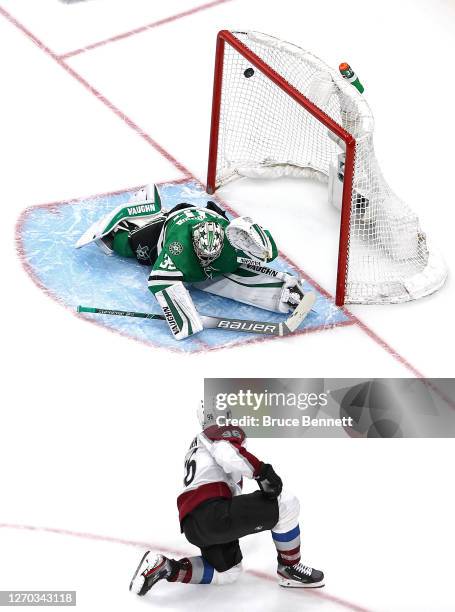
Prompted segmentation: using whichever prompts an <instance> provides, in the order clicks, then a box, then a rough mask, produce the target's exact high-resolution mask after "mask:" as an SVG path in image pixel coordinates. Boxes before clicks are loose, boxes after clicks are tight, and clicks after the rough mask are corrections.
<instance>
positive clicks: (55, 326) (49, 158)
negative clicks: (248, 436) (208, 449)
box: [0, 0, 455, 612]
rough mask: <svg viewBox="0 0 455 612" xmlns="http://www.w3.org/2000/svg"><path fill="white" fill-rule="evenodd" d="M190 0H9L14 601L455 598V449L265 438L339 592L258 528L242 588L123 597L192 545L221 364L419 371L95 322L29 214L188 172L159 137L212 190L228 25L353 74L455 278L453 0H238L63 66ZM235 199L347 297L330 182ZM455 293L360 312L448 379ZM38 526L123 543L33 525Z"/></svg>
mask: <svg viewBox="0 0 455 612" xmlns="http://www.w3.org/2000/svg"><path fill="white" fill-rule="evenodd" d="M193 1H194V4H193ZM193 1H184V0H167V1H166V2H150V1H146V0H128V2H127V1H126V0H87V2H80V3H74V4H64V3H61V2H59V1H58V0H41V1H40V2H36V0H0V57H1V58H2V59H1V74H2V92H1V96H0V168H1V192H0V193H1V195H2V211H3V215H2V228H3V234H4V236H3V239H2V241H1V249H2V251H1V253H2V256H1V259H2V262H3V267H2V272H3V279H4V280H3V287H4V291H3V296H2V302H1V308H2V321H3V331H2V347H3V368H2V372H3V378H4V380H3V385H2V391H3V393H2V396H3V402H2V404H3V407H2V418H1V431H2V437H1V443H0V465H1V480H0V485H1V494H0V495H1V498H0V499H1V502H0V523H1V525H0V590H5V589H19V588H20V589H75V590H77V591H78V608H79V609H81V610H84V611H85V610H88V611H89V610H99V609H109V610H125V609H131V610H133V609H139V607H140V606H142V609H144V610H146V609H151V610H153V609H157V608H160V607H166V608H168V609H170V610H179V611H180V610H189V609H191V610H196V609H197V610H209V609H217V610H225V609H226V610H227V609H232V607H233V606H236V607H237V608H238V609H240V610H247V609H248V610H256V609H257V610H259V609H260V610H283V609H284V610H294V609H308V610H313V609H314V610H316V609H321V610H326V609H327V610H328V609H334V610H336V609H340V610H341V609H354V608H353V606H354V605H358V606H360V607H361V608H364V609H368V610H381V611H382V610H383V611H395V610H421V611H422V612H423V611H425V612H427V611H429V610H431V611H433V610H437V611H439V610H454V609H455V596H454V595H453V586H452V584H453V576H452V574H453V572H452V570H453V560H452V558H453V550H454V547H455V537H454V529H453V517H454V515H455V514H454V511H455V504H454V496H453V465H454V449H453V443H452V441H451V440H437V441H436V440H435V441H433V440H401V441H400V440H388V441H386V440H382V441H379V440H376V441H374V440H369V441H354V440H351V441H349V440H307V441H296V440H292V441H286V443H284V442H282V441H274V440H272V441H271V440H262V441H256V442H255V443H254V444H251V450H252V451H253V452H255V453H256V454H257V455H258V456H259V457H262V458H264V459H266V460H268V461H270V462H272V463H273V464H274V465H275V467H276V469H277V471H279V472H280V473H281V474H282V475H283V477H284V479H285V481H286V482H288V483H289V486H290V487H291V488H292V489H293V490H294V491H295V492H296V493H297V495H298V496H299V497H300V499H301V503H302V531H303V542H304V548H303V550H304V559H305V561H306V562H308V563H310V564H313V565H314V566H315V567H318V568H319V567H320V568H321V569H324V570H325V571H326V574H327V587H326V588H325V589H324V590H323V591H320V592H319V595H314V594H313V595H312V594H311V593H303V592H301V591H298V592H289V591H284V590H283V589H278V587H277V586H276V585H275V584H274V583H273V582H272V581H269V580H267V579H265V578H263V577H259V576H258V575H256V574H255V573H254V572H264V573H265V574H267V575H269V576H273V572H274V551H273V546H272V544H271V542H270V539H269V537H268V535H267V534H262V535H260V536H254V537H249V538H247V539H246V540H245V542H244V546H243V549H244V555H245V567H246V568H247V570H251V571H248V572H246V573H245V575H244V577H243V578H242V579H241V582H240V583H239V584H238V585H237V586H232V587H225V588H219V589H215V588H213V589H211V588H210V587H192V586H184V585H167V584H162V585H158V586H157V587H156V591H155V592H154V593H152V594H151V595H150V597H147V598H145V599H144V600H136V599H135V598H134V597H131V596H130V594H129V593H128V591H127V585H128V582H129V579H130V574H131V573H132V572H133V570H134V569H135V565H136V562H137V561H138V559H139V557H140V554H141V552H142V550H144V547H145V546H146V545H147V543H149V544H150V545H152V546H156V547H161V548H163V547H164V548H168V549H172V550H176V551H177V552H178V551H183V552H185V553H188V554H194V553H195V550H194V549H193V548H192V547H191V546H190V545H188V544H187V543H186V542H185V540H184V538H183V536H181V535H179V533H178V523H177V516H176V508H175V497H176V494H177V493H178V491H179V487H180V475H181V471H182V465H181V463H182V458H183V455H184V452H185V450H186V447H187V445H188V443H189V442H190V440H191V438H192V436H193V435H194V433H195V426H196V421H195V416H194V406H195V403H196V399H197V398H198V397H199V395H200V393H201V390H202V379H203V377H204V376H206V377H211V376H220V377H231V376H232V377H268V376H270V377H273V376H281V377H301V376H326V377H336V376H338V377H341V376H350V377H358V376H375V377H379V376H407V375H412V372H411V371H410V370H409V369H408V368H407V367H406V366H405V365H403V361H402V360H401V361H400V360H399V359H397V358H396V357H395V356H394V355H393V354H391V352H388V351H386V350H384V347H383V346H382V345H381V343H380V342H378V341H376V340H374V339H373V338H372V337H371V335H369V334H368V333H366V332H365V330H364V329H363V328H361V327H360V326H358V325H354V326H350V327H345V328H338V329H335V330H332V331H325V332H321V333H316V334H309V335H307V336H299V337H297V338H294V339H292V338H291V339H288V340H283V341H278V342H273V343H265V344H259V345H251V346H247V347H238V348H235V349H231V350H228V351H218V352H215V353H212V354H209V355H206V354H198V355H189V356H187V355H176V354H173V353H169V352H166V351H154V350H152V349H150V348H149V347H146V346H142V345H139V344H137V343H134V342H132V341H130V340H128V339H125V338H122V337H120V336H117V335H114V334H110V333H107V332H106V331H105V330H104V329H101V328H96V327H94V326H91V325H87V324H86V323H84V322H83V321H81V320H79V319H77V318H76V317H74V316H72V315H71V313H70V312H69V311H67V310H65V309H63V308H62V307H61V306H59V305H58V304H57V303H55V302H54V301H51V300H50V299H49V298H48V297H47V296H46V295H45V294H44V293H43V292H42V291H41V290H40V289H39V288H37V287H36V286H35V285H34V284H33V283H32V282H31V280H30V278H29V276H28V275H27V274H26V272H25V271H24V269H23V267H22V265H21V262H20V261H19V259H18V257H17V253H16V249H15V244H14V231H15V224H16V222H17V219H18V216H19V214H20V212H21V211H22V210H23V209H24V208H25V207H27V206H33V205H35V204H38V203H44V202H50V201H62V200H65V199H69V198H74V197H79V196H84V195H90V194H96V193H102V192H108V191H114V190H117V189H123V188H125V189H126V188H129V187H132V186H135V185H143V184H145V183H147V182H149V181H167V180H172V179H177V178H181V177H182V171H181V170H179V169H177V168H176V167H175V165H174V164H173V163H172V162H171V161H169V160H168V159H165V158H164V157H163V156H162V155H161V153H160V152H159V151H157V150H156V149H155V148H153V146H151V145H150V143H149V142H148V141H147V140H146V139H144V137H143V136H141V135H140V134H139V131H140V130H142V131H143V132H144V133H146V134H147V135H149V136H150V137H151V138H152V139H153V140H154V141H156V142H157V143H159V145H160V146H162V147H164V148H165V149H166V150H167V151H168V152H169V153H170V154H171V155H172V156H173V157H174V158H175V159H177V160H178V161H179V162H180V163H181V164H182V165H183V166H184V167H186V168H187V169H188V170H189V171H190V172H191V173H192V174H193V175H195V176H196V177H197V178H198V179H200V180H202V181H204V179H205V166H206V159H207V143H208V131H209V118H210V103H211V100H210V98H211V85H212V83H211V81H212V71H213V52H214V41H215V36H216V32H217V31H218V30H219V29H221V28H228V29H229V28H240V29H242V28H243V29H248V28H252V29H257V30H261V31H264V32H267V33H270V34H275V35H277V36H279V37H281V38H284V39H288V40H290V41H292V42H295V43H297V44H300V45H302V46H303V47H306V48H308V49H310V50H312V51H313V52H315V53H316V54H317V55H319V56H321V57H322V58H324V59H325V60H326V61H327V62H328V63H330V64H332V65H337V63H338V62H339V61H342V60H347V61H349V62H350V63H351V64H352V65H353V66H354V68H355V70H356V71H357V73H358V74H359V76H360V77H361V80H362V81H363V82H364V84H365V86H366V95H367V97H368V101H369V103H370V104H371V106H372V108H373V111H374V113H375V117H376V136H375V142H376V149H377V154H378V157H379V160H380V163H381V166H382V168H383V170H384V173H385V175H386V178H387V180H388V181H389V182H390V183H391V185H392V186H393V188H394V189H395V190H396V191H397V192H398V194H399V195H401V196H402V197H403V198H404V199H406V200H407V201H409V203H410V204H411V206H412V208H413V209H414V210H416V212H417V213H418V214H419V216H420V218H421V221H422V225H423V227H424V228H425V230H426V231H427V232H428V235H429V236H430V237H431V239H432V241H433V242H435V243H436V244H437V246H438V247H439V248H440V249H441V250H442V252H443V255H444V257H445V259H446V261H447V263H448V265H449V269H450V270H453V269H454V263H455V256H454V248H453V227H454V226H455V208H454V206H453V198H454V196H453V181H452V175H453V168H452V166H453V142H454V138H455V133H454V132H455V122H454V121H453V100H454V82H453V78H452V74H453V65H452V63H453V62H452V60H453V56H454V50H455V42H454V38H453V29H454V25H455V7H454V4H453V2H451V1H449V0H433V1H432V2H431V3H430V2H425V1H424V0H412V1H411V0H404V1H402V2H400V3H397V2H393V1H392V0H383V1H382V2H360V1H359V0H345V2H343V3H340V2H335V1H331V0H320V1H319V2H313V3H307V2H299V1H297V0H281V2H279V3H277V2H270V1H269V0H233V1H232V2H224V3H220V4H218V5H216V6H212V7H211V8H207V9H206V10H201V11H200V12H197V13H195V14H192V15H189V16H187V17H184V18H183V17H182V18H181V19H176V20H173V21H169V22H167V23H165V24H163V25H161V26H158V27H152V28H149V29H147V30H146V31H144V32H142V33H138V34H136V35H134V36H131V37H127V38H124V39H122V40H119V41H117V42H113V43H111V44H107V45H103V46H100V47H98V48H95V49H93V50H89V51H87V52H85V53H80V54H78V55H74V56H73V57H70V58H69V59H68V60H67V63H66V65H67V66H68V67H69V69H70V70H72V71H73V72H70V71H68V70H65V69H64V68H63V67H62V65H61V64H59V63H58V61H57V60H58V58H57V57H56V56H59V55H65V54H67V53H69V52H71V51H73V50H76V49H80V48H82V47H86V46H88V45H90V44H91V43H94V42H97V41H100V40H103V39H106V38H110V37H112V36H116V35H117V34H121V33H123V32H126V31H129V30H132V29H135V28H140V27H141V26H144V25H147V24H152V23H155V22H157V21H159V20H163V19H165V18H166V17H169V16H172V15H175V14H177V13H182V12H185V11H188V10H189V9H191V8H192V7H193V6H195V5H196V4H197V0H193ZM201 4H202V1H201ZM8 15H9V18H8ZM14 19H15V20H17V23H16V22H14ZM19 24H22V26H23V28H25V30H26V31H24V30H23V29H20V28H19V27H18V26H19ZM30 35H33V36H34V37H36V39H38V40H39V41H41V42H42V43H43V44H44V45H45V46H46V47H47V49H43V48H42V47H40V46H39V45H38V44H37V41H36V40H35V41H33V40H32V39H31V38H30ZM52 54H53V55H52ZM81 79H82V80H83V81H84V83H83V82H81ZM99 94H100V95H101V96H103V98H102V99H97V97H99ZM114 107H115V108H114ZM115 109H117V110H118V114H116V113H115V112H113V110H115ZM130 120H131V121H132V122H134V124H135V125H136V126H137V129H136V130H135V129H132V127H131V121H130ZM220 195H222V197H223V198H224V199H225V200H226V201H227V202H228V203H229V204H230V205H231V206H233V207H234V208H235V209H236V210H238V211H239V212H245V213H246V212H251V214H254V216H255V217H257V218H258V220H260V221H263V223H264V225H269V226H270V227H271V228H272V229H273V230H274V232H275V233H276V234H277V236H278V241H279V243H280V244H281V246H282V249H283V251H284V252H285V253H286V254H288V255H289V256H290V257H292V258H293V259H294V260H295V261H296V262H297V263H298V264H299V266H300V267H302V268H303V269H304V270H305V271H306V272H308V273H309V274H310V275H311V276H312V277H313V278H315V280H317V281H318V282H319V283H320V284H321V285H322V286H323V287H324V288H325V289H327V290H328V291H329V292H330V293H332V294H333V292H334V281H335V259H336V237H337V231H338V219H337V217H336V214H335V212H334V211H332V210H328V209H327V208H326V206H325V194H324V192H323V188H322V187H321V186H320V185H311V184H305V183H300V182H298V183H297V182H287V181H278V182H276V183H269V182H267V183H254V182H250V181H240V182H237V183H233V184H232V185H230V186H229V187H227V188H226V189H225V190H224V191H223V193H222V194H220ZM453 306H454V286H453V281H452V278H451V277H450V278H449V281H448V283H447V285H446V287H445V288H444V289H443V290H442V291H441V292H439V293H438V294H435V295H434V296H432V297H430V298H427V299H425V300H422V301H418V302H415V303H411V304H406V305H402V306H390V307H384V306H381V307H379V306H378V307H355V308H352V309H351V311H352V312H353V313H354V314H355V315H356V316H358V317H359V318H360V319H361V320H362V321H363V322H364V323H365V324H366V325H367V326H368V328H369V329H371V330H372V331H373V332H374V333H375V334H376V335H377V336H378V337H379V338H381V339H383V340H384V341H385V342H387V343H388V344H389V345H390V346H391V347H393V349H394V350H395V351H396V352H398V353H399V355H401V356H402V357H403V359H405V360H407V361H408V362H409V363H410V364H412V366H414V368H415V369H416V370H418V371H420V372H422V373H423V374H424V375H426V376H434V377H450V376H453V361H454V359H453V345H454V336H455V333H454V325H453V323H452V317H453ZM176 377H177V382H176ZM8 525H9V526H8ZM27 525H28V526H32V527H33V526H34V527H47V528H50V529H54V530H62V532H68V531H70V532H77V533H85V534H92V535H97V536H106V537H107V538H108V539H109V538H114V539H118V540H122V541H125V542H124V543H121V542H117V541H115V542H113V541H104V540H102V539H93V538H89V537H78V536H75V535H69V534H67V533H66V534H65V533H51V532H49V531H45V530H44V531H43V530H41V531H36V530H28V529H19V528H18V527H20V526H27ZM135 542H137V543H138V544H137V546H135V545H134V543H135ZM337 599H339V600H340V601H338V603H337ZM343 602H345V604H343ZM349 605H350V606H351V607H349ZM346 606H348V607H346Z"/></svg>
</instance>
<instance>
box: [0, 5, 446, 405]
mask: <svg viewBox="0 0 455 612" xmlns="http://www.w3.org/2000/svg"><path fill="white" fill-rule="evenodd" d="M0 15H3V17H5V19H7V20H8V21H9V22H10V23H11V24H13V25H14V26H15V27H16V28H18V29H19V30H20V31H21V32H22V33H23V34H25V36H27V37H28V38H29V39H30V40H32V41H33V42H34V43H35V44H36V45H37V46H38V47H39V48H40V49H41V50H42V51H44V53H46V54H47V55H49V56H50V57H51V58H52V59H53V60H54V61H56V62H57V63H58V64H59V66H61V67H62V68H63V69H64V70H65V71H66V72H68V73H69V74H70V75H71V76H72V77H73V78H75V79H76V80H77V81H78V82H79V83H81V85H83V86H84V87H85V88H86V89H87V90H88V91H89V92H90V93H91V94H93V95H94V96H95V97H96V98H98V100H100V102H102V103H103V104H104V105H105V106H106V107H107V108H109V109H110V110H111V111H112V112H113V113H114V114H115V115H117V117H119V119H121V120H122V121H124V122H125V123H126V124H127V125H128V126H129V127H130V128H131V129H132V130H134V131H135V132H136V133H137V134H138V135H139V136H140V137H141V138H143V139H144V140H145V141H146V142H147V143H148V144H150V145H151V146H152V147H153V148H154V149H155V150H156V151H158V152H159V153H160V154H161V155H163V157H165V158H166V159H167V160H168V161H169V162H170V163H172V164H173V165H174V166H175V167H176V168H177V169H178V170H180V172H182V174H183V175H184V176H185V177H187V178H188V179H190V178H191V179H193V180H196V181H197V182H199V181H198V179H196V178H195V177H194V176H193V175H192V174H191V172H190V171H189V170H188V169H187V168H186V167H185V166H184V165H183V164H181V163H180V162H179V161H177V159H176V158H175V157H173V156H172V155H171V154H170V153H169V152H168V151H166V149H164V148H163V147H162V146H161V145H159V144H158V143H157V142H156V141H155V140H154V139H153V138H152V137H151V136H150V135H149V134H147V133H146V132H144V130H142V129H141V128H140V127H139V126H138V125H137V124H136V123H135V122H134V121H133V120H132V119H130V118H129V117H128V116H127V115H125V113H123V112H122V111H121V110H120V109H119V108H117V106H115V105H114V104H113V103H112V102H110V101H109V100H108V99H107V98H106V97H105V96H103V95H102V94H101V93H100V92H99V91H98V90H97V89H95V87H93V86H92V85H90V83H89V82H88V81H86V80H85V79H84V78H83V77H82V76H81V75H80V74H79V73H78V72H76V71H75V70H74V69H73V68H71V67H70V66H69V65H68V64H67V63H66V62H65V61H64V60H63V59H62V58H61V57H59V56H58V55H57V54H55V53H54V52H53V51H52V50H51V49H50V48H49V47H47V46H46V45H45V44H44V43H43V42H42V41H41V40H40V39H39V38H37V37H36V36H35V35H34V34H32V33H31V32H30V31H29V30H28V29H27V28H26V27H25V26H24V25H22V24H21V23H20V22H19V21H18V20H17V19H16V18H15V17H13V16H12V15H11V14H10V13H9V12H8V11H6V10H5V9H4V8H2V7H1V6H0ZM230 210H231V211H232V212H234V211H233V210H232V209H230ZM287 259H288V261H289V262H290V263H291V264H292V265H294V266H295V267H296V268H297V269H298V270H299V268H298V266H296V265H295V264H294V263H293V262H292V261H291V260H290V259H289V258H287ZM299 271H300V272H302V271H301V270H299ZM304 276H305V278H307V279H308V280H309V281H310V282H311V283H314V281H313V280H312V279H310V277H309V276H308V275H307V274H304ZM314 284H315V287H316V288H317V289H318V290H320V291H321V292H322V293H323V295H325V296H326V297H328V298H330V299H331V300H333V296H332V295H331V294H330V293H328V292H327V291H325V290H323V289H322V287H320V286H319V285H318V284H317V283H314ZM343 310H344V312H345V313H346V315H347V316H348V317H350V318H351V320H353V321H354V322H355V323H356V324H357V325H358V326H359V327H360V329H362V330H363V331H364V332H365V333H366V334H367V336H369V337H370V338H371V339H372V340H374V341H375V342H376V343H377V344H378V345H379V346H381V347H382V348H383V349H384V350H385V351H386V352H387V353H389V354H390V355H391V356H392V357H393V358H394V359H395V360H396V361H398V363H400V364H401V365H402V366H404V367H405V368H407V369H408V370H409V371H410V372H412V374H413V375H414V376H416V377H417V378H424V376H423V374H422V373H421V372H420V371H419V370H418V369H417V368H415V367H414V366H413V365H412V364H411V363H410V362H409V361H408V360H407V359H406V358H405V357H403V356H402V355H400V353H399V352H398V351H396V350H395V349H394V348H393V347H392V346H391V345H390V344H388V343H387V342H386V341H385V340H383V339H382V338H381V337H380V336H379V335H378V334H377V333H376V332H374V331H373V330H372V329H371V328H370V327H368V326H367V325H366V324H365V323H364V322H363V321H361V320H360V319H359V318H358V317H356V316H354V315H353V314H352V313H350V312H349V310H347V308H343ZM433 388H434V389H435V390H436V391H437V392H438V393H439V394H440V395H441V397H443V394H442V392H440V391H439V390H438V388H437V387H433ZM444 399H445V397H444ZM451 404H452V405H453V402H451Z"/></svg>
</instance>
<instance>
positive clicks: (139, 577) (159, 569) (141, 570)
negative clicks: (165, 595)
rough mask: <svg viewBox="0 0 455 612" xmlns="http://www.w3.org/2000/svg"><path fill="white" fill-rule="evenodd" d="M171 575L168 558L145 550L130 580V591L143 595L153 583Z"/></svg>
mask: <svg viewBox="0 0 455 612" xmlns="http://www.w3.org/2000/svg"><path fill="white" fill-rule="evenodd" d="M170 575H171V567H170V562H169V559H167V558H166V557H165V556H164V555H159V554H155V553H152V552H150V551H147V552H146V553H145V555H144V556H143V557H142V559H141V562H140V563H139V565H138V566H137V569H136V571H135V573H134V576H133V578H132V580H131V582H130V591H132V592H133V593H136V595H140V596H143V595H145V594H146V593H147V592H148V591H150V589H151V588H152V586H153V585H154V584H156V583H157V582H158V581H159V580H163V579H164V578H167V577H168V576H170Z"/></svg>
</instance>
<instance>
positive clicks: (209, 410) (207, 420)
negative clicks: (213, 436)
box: [197, 400, 232, 429]
mask: <svg viewBox="0 0 455 612" xmlns="http://www.w3.org/2000/svg"><path fill="white" fill-rule="evenodd" d="M217 416H224V417H225V418H226V419H230V418H232V412H231V410H230V409H229V408H227V409H226V410H223V411H221V410H220V411H217V410H215V409H214V407H213V406H210V405H205V404H204V400H200V401H199V404H198V408H197V418H198V421H199V424H200V426H201V427H202V429H206V428H207V427H210V426H212V425H216V417H217Z"/></svg>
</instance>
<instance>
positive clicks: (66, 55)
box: [59, 0, 232, 59]
mask: <svg viewBox="0 0 455 612" xmlns="http://www.w3.org/2000/svg"><path fill="white" fill-rule="evenodd" d="M227 2H232V0H214V1H213V2H207V3H206V4H201V5H199V6H194V7H193V8H190V9H188V10H186V11H183V12H181V13H177V14H176V15H171V16H169V17H164V18H163V19H159V20H158V21H154V22H152V23H148V24H147V25H145V26H140V27H139V28H135V29H134V30H129V31H128V32H122V33H121V34H116V35H115V36H111V37H110V38H105V39H104V40H100V41H98V42H95V43H92V44H90V45H86V46H85V47H81V48H80V49H75V50H74V51H68V52H67V53H63V54H62V55H59V58H60V59H69V58H70V57H74V56H75V55H80V54H81V53H85V52H86V51H91V50H92V49H96V48H98V47H102V46H104V45H108V44H110V43H113V42H117V41H119V40H123V39H125V38H129V37H130V36H135V35H136V34H142V33H143V32H147V31H148V30H152V29H153V28H157V27H159V26H162V25H165V24H167V23H172V22H173V21H177V20H178V19H183V18H184V17H189V16H190V15H195V14H196V13H200V12H201V11H205V10H207V9H210V8H213V7H215V6H218V5H219V4H226V3H227Z"/></svg>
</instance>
